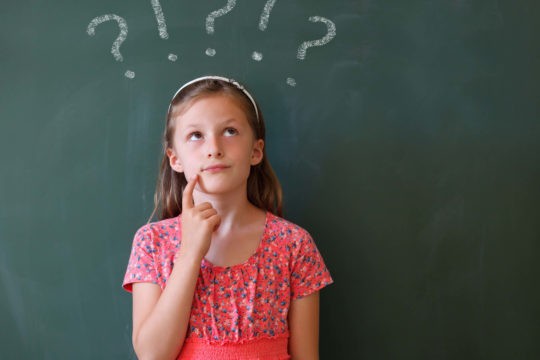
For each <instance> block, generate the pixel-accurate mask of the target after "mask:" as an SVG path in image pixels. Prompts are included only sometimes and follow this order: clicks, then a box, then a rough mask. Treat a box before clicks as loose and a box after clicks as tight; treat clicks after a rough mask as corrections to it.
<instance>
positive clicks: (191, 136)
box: [188, 127, 238, 141]
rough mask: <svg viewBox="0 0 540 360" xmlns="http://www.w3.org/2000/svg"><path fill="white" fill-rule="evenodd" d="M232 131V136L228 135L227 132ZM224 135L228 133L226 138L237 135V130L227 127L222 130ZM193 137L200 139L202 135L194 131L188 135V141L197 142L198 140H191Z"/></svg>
mask: <svg viewBox="0 0 540 360" xmlns="http://www.w3.org/2000/svg"><path fill="white" fill-rule="evenodd" d="M231 130H232V134H230V133H229V131H231ZM224 133H229V134H227V135H226V136H233V135H237V134H238V130H236V129H235V128H233V127H228V128H226V129H225V130H224ZM194 136H199V137H202V133H201V132H200V131H194V132H192V133H191V134H189V135H188V140H190V141H198V140H199V139H193V137H194Z"/></svg>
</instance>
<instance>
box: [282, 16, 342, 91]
mask: <svg viewBox="0 0 540 360" xmlns="http://www.w3.org/2000/svg"><path fill="white" fill-rule="evenodd" d="M309 21H311V22H322V23H324V24H325V25H326V28H327V31H326V35H324V36H323V37H322V38H320V39H317V40H311V41H304V42H303V43H302V44H301V45H300V46H299V47H298V51H297V53H296V58H297V59H298V60H304V59H305V58H306V52H307V49H309V48H311V47H314V46H323V45H326V44H328V43H329V42H330V41H331V40H332V39H333V38H334V37H335V36H336V25H335V24H334V23H333V22H332V21H330V20H328V19H327V18H323V17H322V16H310V17H309ZM287 84H289V85H290V86H295V85H296V80H295V79H293V78H287Z"/></svg>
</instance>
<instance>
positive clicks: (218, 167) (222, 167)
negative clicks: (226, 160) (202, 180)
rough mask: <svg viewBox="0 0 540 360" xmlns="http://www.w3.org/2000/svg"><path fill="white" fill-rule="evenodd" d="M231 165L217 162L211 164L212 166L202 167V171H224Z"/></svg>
mask: <svg viewBox="0 0 540 360" xmlns="http://www.w3.org/2000/svg"><path fill="white" fill-rule="evenodd" d="M228 168H229V166H227V165H220V164H217V165H211V166H208V167H205V168H202V170H201V171H202V172H211V173H213V172H219V171H223V170H226V169H228Z"/></svg>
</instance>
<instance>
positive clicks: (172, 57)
mask: <svg viewBox="0 0 540 360" xmlns="http://www.w3.org/2000/svg"><path fill="white" fill-rule="evenodd" d="M168 58H169V60H171V61H176V60H178V55H175V54H169V57H168Z"/></svg>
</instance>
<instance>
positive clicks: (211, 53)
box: [206, 48, 216, 56]
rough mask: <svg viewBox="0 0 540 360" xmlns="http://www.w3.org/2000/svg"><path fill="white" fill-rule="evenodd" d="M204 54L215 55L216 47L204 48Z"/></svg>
mask: <svg viewBox="0 0 540 360" xmlns="http://www.w3.org/2000/svg"><path fill="white" fill-rule="evenodd" d="M206 55H208V56H214V55H216V49H212V48H208V49H206Z"/></svg>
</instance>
